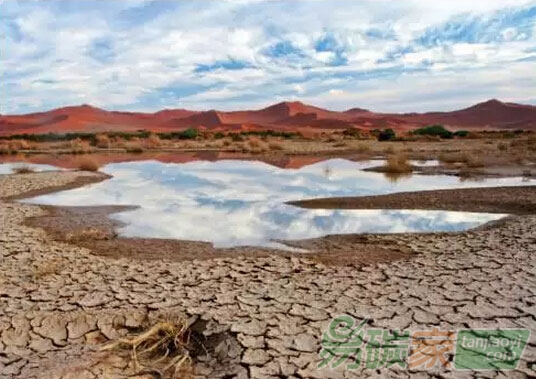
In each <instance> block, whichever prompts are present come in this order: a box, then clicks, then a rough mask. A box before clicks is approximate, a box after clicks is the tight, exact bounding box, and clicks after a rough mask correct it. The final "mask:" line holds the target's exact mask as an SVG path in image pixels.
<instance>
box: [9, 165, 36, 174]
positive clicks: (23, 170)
mask: <svg viewBox="0 0 536 379" xmlns="http://www.w3.org/2000/svg"><path fill="white" fill-rule="evenodd" d="M32 172H35V170H34V169H33V168H31V167H30V166H28V165H26V164H23V165H20V166H17V167H13V173H14V174H30V173H32Z"/></svg>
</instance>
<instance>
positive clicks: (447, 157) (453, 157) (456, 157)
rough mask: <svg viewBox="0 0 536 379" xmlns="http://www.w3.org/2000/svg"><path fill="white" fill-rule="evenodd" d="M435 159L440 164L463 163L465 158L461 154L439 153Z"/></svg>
mask: <svg viewBox="0 0 536 379" xmlns="http://www.w3.org/2000/svg"><path fill="white" fill-rule="evenodd" d="M437 159H438V160H439V161H440V162H442V163H461V162H465V157H464V155H463V154H462V153H441V154H439V156H438V158H437Z"/></svg>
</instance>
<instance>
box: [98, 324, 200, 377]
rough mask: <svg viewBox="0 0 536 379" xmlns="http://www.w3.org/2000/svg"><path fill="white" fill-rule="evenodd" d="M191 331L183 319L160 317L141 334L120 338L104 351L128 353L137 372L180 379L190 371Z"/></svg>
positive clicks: (105, 347)
mask: <svg viewBox="0 0 536 379" xmlns="http://www.w3.org/2000/svg"><path fill="white" fill-rule="evenodd" d="M189 343H190V332H189V330H188V325H187V323H186V321H185V320H184V319H183V318H177V317H176V318H171V319H167V320H162V321H159V322H157V323H156V324H154V325H153V326H151V327H149V328H147V329H146V330H144V331H143V332H141V333H140V334H137V335H134V336H130V337H124V338H120V339H118V340H117V341H113V342H111V343H109V344H107V345H105V346H104V347H103V348H102V350H103V351H115V352H117V353H119V354H125V353H128V354H130V359H131V362H132V363H133V365H134V370H135V371H136V372H137V373H141V372H145V373H147V372H152V373H155V374H157V375H158V377H160V378H183V377H185V376H188V374H190V373H191V372H192V359H191V357H190V353H189V351H188V345H189Z"/></svg>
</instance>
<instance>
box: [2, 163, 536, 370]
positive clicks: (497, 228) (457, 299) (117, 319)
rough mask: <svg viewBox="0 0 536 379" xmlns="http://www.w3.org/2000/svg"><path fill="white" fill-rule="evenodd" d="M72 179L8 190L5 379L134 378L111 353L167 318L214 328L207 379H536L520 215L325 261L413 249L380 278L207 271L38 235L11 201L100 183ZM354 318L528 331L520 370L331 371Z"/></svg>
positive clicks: (320, 266) (255, 262) (527, 238)
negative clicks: (342, 319) (335, 327)
mask: <svg viewBox="0 0 536 379" xmlns="http://www.w3.org/2000/svg"><path fill="white" fill-rule="evenodd" d="M96 176H97V174H91V173H82V172H62V173H46V174H25V175H8V176H3V177H0V198H2V200H0V225H1V229H0V310H1V311H0V377H1V378H6V379H7V378H77V379H83V378H123V377H125V376H126V375H133V374H135V372H134V371H133V367H132V366H131V365H130V364H129V361H128V360H126V359H125V358H124V357H120V356H116V355H113V354H110V353H103V352H100V351H99V347H100V346H102V344H103V343H105V342H107V341H109V340H112V339H115V338H117V337H119V336H123V335H126V334H128V333H131V332H133V331H136V330H139V328H140V327H141V326H142V325H143V324H144V323H146V322H147V321H148V320H154V319H157V318H158V317H160V316H161V315H165V314H176V315H184V317H187V318H192V317H193V318H194V319H195V320H197V321H196V324H199V323H202V327H201V328H200V330H199V333H200V335H203V336H204V338H206V341H209V340H210V341H211V343H207V345H211V347H210V348H209V349H207V350H206V351H205V352H199V354H197V356H196V357H195V364H194V369H195V371H194V374H193V375H194V377H198V378H283V377H289V378H362V377H393V378H409V377H417V378H420V377H422V378H426V377H462V378H465V377H467V378H473V377H518V378H524V377H534V375H535V372H534V370H533V369H532V367H534V364H535V363H536V318H535V315H536V267H535V264H534V262H535V261H536V260H535V259H534V254H535V251H536V216H535V215H518V216H512V217H509V218H508V219H506V220H504V221H503V222H499V223H497V224H496V225H493V226H490V227H484V228H479V229H477V230H473V231H468V232H464V233H442V234H402V235H396V236H382V235H377V236H374V235H370V236H367V237H363V236H351V235H350V236H332V237H326V238H321V239H318V240H310V241H303V242H301V243H300V246H303V247H306V248H308V249H310V250H312V251H313V252H315V251H324V250H326V251H332V252H341V251H345V250H349V251H352V250H357V249H359V246H362V244H363V238H368V239H369V240H374V241H376V242H378V243H385V244H396V245H397V246H400V248H406V249H410V250H411V251H412V252H413V253H414V254H413V255H412V257H411V258H407V259H404V260H397V261H393V262H387V263H376V264H375V265H366V264H365V265H363V264H358V262H357V263H356V262H349V263H348V264H345V265H331V264H325V262H324V263H323V262H322V261H321V260H318V259H312V258H307V257H304V256H303V255H299V256H298V255H297V256H289V255H278V254H270V255H266V256H250V255H247V254H243V255H242V254H240V251H236V256H233V257H230V256H226V257H223V258H214V259H203V260H182V261H181V260H173V259H161V260H157V259H152V260H145V259H142V260H140V259H130V258H128V257H127V258H125V257H123V258H121V257H107V256H99V255H96V254H93V253H92V251H91V250H89V249H87V248H83V247H79V246H75V245H72V244H70V243H66V242H61V241H53V240H51V238H50V237H49V236H48V235H47V234H46V233H45V232H44V231H43V230H42V229H39V228H36V227H29V226H25V225H23V224H24V221H25V218H27V217H36V216H39V215H43V214H44V213H45V210H44V209H43V208H41V207H39V206H35V205H27V204H21V203H15V202H11V201H8V200H7V198H8V197H12V196H19V195H21V194H23V193H26V192H29V191H39V190H43V189H44V188H50V187H59V186H64V185H72V183H74V182H76V181H77V180H81V178H82V180H88V181H91V180H96V179H97V177H96ZM341 313H347V314H349V315H352V316H354V317H357V318H362V317H363V316H366V315H370V317H371V325H372V326H378V327H385V328H391V329H399V328H401V329H411V330H418V329H429V328H431V327H433V326H437V327H440V328H441V329H447V330H448V329H450V330H453V329H456V328H461V327H464V328H497V327H501V328H519V327H522V328H528V329H529V330H531V332H532V335H531V340H530V342H529V346H528V347H527V349H526V351H525V354H524V356H523V358H522V361H521V362H520V365H519V368H518V369H517V370H515V371H509V372H494V371H491V372H490V371H486V372H459V371H447V370H445V369H439V368H438V369H436V370H428V371H415V372H412V371H409V370H405V369H404V370H402V369H398V370H397V369H393V370H378V371H371V370H366V369H359V370H352V371H344V370H335V371H330V370H321V371H319V370H317V363H318V361H319V355H318V352H319V350H320V339H321V337H322V332H323V331H324V329H325V328H326V327H327V325H328V323H329V321H330V319H331V318H332V317H334V316H337V315H339V314H341ZM137 377H138V378H142V377H145V378H150V377H152V376H151V375H149V374H141V375H138V376H137Z"/></svg>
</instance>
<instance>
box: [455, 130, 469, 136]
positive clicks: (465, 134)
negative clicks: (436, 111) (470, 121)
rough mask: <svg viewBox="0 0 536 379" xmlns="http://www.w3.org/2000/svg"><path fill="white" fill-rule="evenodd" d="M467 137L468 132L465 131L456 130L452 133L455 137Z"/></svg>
mask: <svg viewBox="0 0 536 379" xmlns="http://www.w3.org/2000/svg"><path fill="white" fill-rule="evenodd" d="M468 135H469V132H468V131H467V130H458V131H456V132H454V136H455V137H462V138H463V137H467V136H468Z"/></svg>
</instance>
